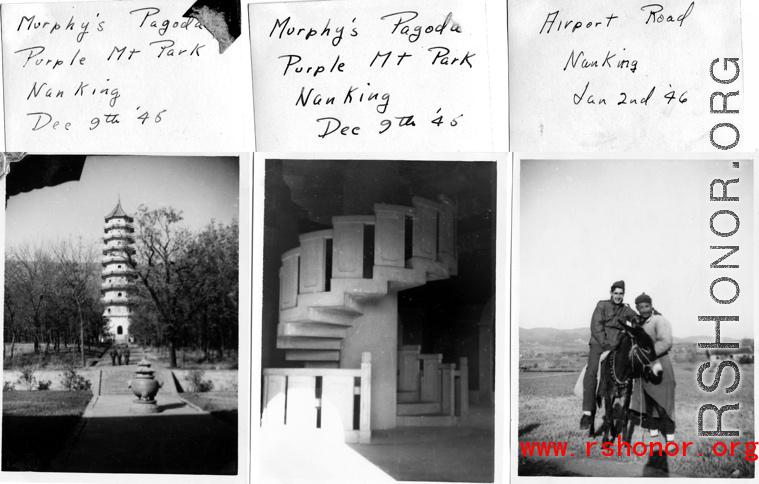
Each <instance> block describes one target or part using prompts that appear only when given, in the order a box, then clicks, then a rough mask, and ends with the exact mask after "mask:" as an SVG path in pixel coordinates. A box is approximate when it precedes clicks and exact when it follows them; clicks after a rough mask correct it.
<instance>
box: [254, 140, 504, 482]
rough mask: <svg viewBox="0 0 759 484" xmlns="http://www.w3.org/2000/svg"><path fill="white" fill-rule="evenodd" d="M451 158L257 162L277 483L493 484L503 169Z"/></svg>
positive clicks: (266, 455) (269, 418) (269, 441)
mask: <svg viewBox="0 0 759 484" xmlns="http://www.w3.org/2000/svg"><path fill="white" fill-rule="evenodd" d="M456 156H458V158H456ZM412 158H413V157H412ZM436 158H440V156H437V157H435V156H430V157H429V158H428V159H420V160H408V159H407V160H396V159H387V158H386V157H385V158H380V159H372V158H366V157H365V156H360V157H354V158H351V157H350V156H345V155H342V156H337V157H334V158H326V157H321V158H318V159H313V158H308V159H307V158H305V157H303V156H300V157H273V156H268V155H267V156H264V157H257V158H256V160H255V163H256V164H258V163H264V166H263V167H260V166H259V167H258V168H257V169H260V170H262V172H263V175H264V178H265V200H264V209H263V232H264V233H263V238H262V239H263V250H262V259H263V270H262V272H263V282H262V285H261V289H262V296H261V298H262V305H261V308H262V310H261V314H260V315H255V311H254V320H255V319H257V318H259V317H260V318H261V331H262V332H261V385H262V387H261V413H260V415H259V416H258V417H259V418H260V423H257V422H256V421H255V418H256V417H254V421H253V426H254V427H255V426H257V425H260V428H259V429H255V432H254V449H253V452H254V455H256V457H255V458H254V459H256V458H257V459H258V466H259V468H260V472H261V475H260V479H261V481H262V482H283V481H288V480H299V479H307V480H318V481H321V482H332V481H335V480H341V481H345V482H348V481H355V482H367V481H372V482H393V481H425V482H427V481H433V482H438V481H441V482H494V476H495V473H496V471H495V466H496V462H497V461H498V462H500V458H499V457H498V456H496V455H495V448H496V447H495V445H496V444H495V441H496V433H497V431H496V428H495V415H496V408H495V403H496V399H497V398H496V395H497V391H500V392H503V391H504V390H503V389H502V388H500V383H499V382H500V381H503V379H499V378H497V375H496V333H497V332H498V331H501V329H500V328H498V327H497V324H496V247H497V243H496V215H497V213H496V185H497V177H496V175H497V174H498V176H500V175H501V174H500V173H497V171H498V170H497V168H500V166H499V165H500V164H499V163H497V160H496V158H497V157H496V156H495V155H492V154H491V155H478V156H477V157H474V158H472V157H465V156H463V155H450V156H447V157H446V158H445V159H436ZM501 161H502V160H501ZM502 309H503V308H502ZM254 395H255V394H254ZM256 433H257V434H258V435H259V437H260V440H258V441H256V438H255V434H256ZM255 466H256V465H255V463H254V467H255ZM253 480H256V476H255V473H254V475H253Z"/></svg>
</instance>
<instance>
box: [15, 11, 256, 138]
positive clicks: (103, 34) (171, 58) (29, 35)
mask: <svg viewBox="0 0 759 484" xmlns="http://www.w3.org/2000/svg"><path fill="white" fill-rule="evenodd" d="M191 4H192V2H187V1H184V2H164V1H162V2H155V3H145V2H131V1H124V2H107V3H106V2H103V3H89V2H86V3H69V4H66V3H58V4H44V5H43V4H13V5H3V6H2V7H1V8H2V29H3V30H2V41H3V73H4V78H3V81H4V90H3V94H4V100H5V108H6V109H5V126H6V136H7V141H6V143H7V148H8V149H9V150H22V151H27V150H40V149H44V150H51V151H52V150H60V151H72V150H75V151H87V150H96V151H104V150H107V151H111V152H113V151H118V150H134V149H136V148H137V147H139V149H140V150H143V151H211V150H218V149H224V150H229V149H235V148H237V149H242V147H243V141H242V140H243V137H242V135H243V131H244V128H243V126H242V119H243V111H244V109H245V108H246V106H245V104H244V103H240V101H239V100H238V99H236V98H235V96H233V95H230V93H234V92H244V91H246V90H249V87H248V86H249V83H250V77H249V76H248V78H247V79H244V78H243V79H241V78H240V76H239V75H238V71H240V70H242V69H239V67H241V66H243V65H247V59H246V57H247V52H245V50H244V49H243V48H241V47H240V46H236V45H235V44H233V45H232V47H230V49H229V50H227V51H226V52H225V53H224V54H223V55H222V54H219V45H218V43H217V41H216V40H215V39H214V37H213V36H212V35H211V34H210V33H209V32H208V31H207V30H206V29H205V28H203V27H202V25H200V24H199V23H198V21H197V20H195V19H193V18H185V17H183V16H182V15H183V14H184V13H185V12H186V11H187V10H188V8H189V6H190V5H191ZM240 44H242V42H240ZM236 47H239V48H237V49H236ZM243 72H244V70H243ZM241 81H242V82H241Z"/></svg>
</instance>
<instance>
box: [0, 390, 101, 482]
mask: <svg viewBox="0 0 759 484" xmlns="http://www.w3.org/2000/svg"><path fill="white" fill-rule="evenodd" d="M91 398H92V393H90V392H21V391H15V392H3V435H2V439H3V455H2V469H3V470H4V471H36V472H39V471H46V470H49V466H50V462H51V461H52V459H53V457H55V455H56V454H57V453H58V452H60V451H61V450H62V449H63V445H64V444H65V442H66V440H67V439H68V438H69V436H70V435H71V432H72V430H73V429H74V428H75V427H76V424H77V423H78V422H79V419H80V418H81V416H82V414H83V413H84V409H85V408H86V407H87V403H89V401H90V399H91Z"/></svg>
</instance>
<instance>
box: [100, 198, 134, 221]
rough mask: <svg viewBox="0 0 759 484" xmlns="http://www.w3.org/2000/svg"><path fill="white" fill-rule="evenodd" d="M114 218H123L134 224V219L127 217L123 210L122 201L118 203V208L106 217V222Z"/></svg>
mask: <svg viewBox="0 0 759 484" xmlns="http://www.w3.org/2000/svg"><path fill="white" fill-rule="evenodd" d="M114 218H123V219H125V220H126V221H128V222H130V223H131V222H134V219H133V218H132V217H130V216H129V215H127V213H126V212H125V211H124V209H123V208H121V200H119V201H118V203H117V204H116V208H114V209H113V211H111V213H109V214H108V215H106V216H105V221H106V222H108V221H109V220H111V219H114Z"/></svg>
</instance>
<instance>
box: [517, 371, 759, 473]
mask: <svg viewBox="0 0 759 484" xmlns="http://www.w3.org/2000/svg"><path fill="white" fill-rule="evenodd" d="M697 369H698V364H693V363H681V364H678V365H676V366H675V379H676V382H677V387H676V393H675V403H676V405H675V412H676V423H677V431H676V433H675V438H676V440H677V441H678V442H680V446H682V442H693V443H694V444H693V445H691V446H690V447H688V452H687V455H686V456H682V453H681V454H680V455H679V456H675V457H669V459H668V466H669V471H670V472H671V473H674V474H678V475H682V476H689V477H715V478H721V477H731V476H733V475H740V477H753V476H754V463H753V462H751V461H748V460H746V454H745V447H744V444H745V443H746V442H754V441H755V438H754V367H753V365H740V370H741V379H740V386H739V387H738V388H737V389H736V390H735V391H734V392H733V393H729V394H726V393H725V388H726V387H728V386H729V385H730V384H731V383H732V382H733V376H732V370H729V369H725V371H724V372H723V373H722V382H721V383H720V385H719V387H718V388H717V390H716V391H714V392H713V393H707V392H705V391H703V390H701V388H699V386H698V385H697V383H696V371H697ZM714 369H715V365H712V367H711V368H710V369H709V370H707V371H705V372H704V378H703V381H704V383H705V384H708V383H711V382H712V381H713V379H714ZM578 375H579V374H578V373H572V374H567V373H555V374H550V373H540V374H535V373H529V372H527V373H520V374H519V415H518V421H519V430H518V440H519V441H529V442H538V441H543V442H557V441H558V442H568V451H567V453H568V454H569V453H570V452H574V453H575V455H577V456H580V455H582V456H586V449H587V442H588V441H589V440H588V436H587V431H581V430H580V429H579V421H580V416H581V414H582V402H581V401H580V399H579V398H577V397H576V396H574V394H573V389H574V385H575V382H576V381H577V377H578ZM707 403H711V404H713V405H716V406H717V407H721V406H723V405H728V404H735V403H739V404H740V408H739V410H737V411H728V412H725V413H724V414H723V418H722V430H739V431H740V436H738V437H699V436H698V435H697V425H698V411H699V408H700V407H701V406H702V405H704V404H707ZM600 426H601V417H600V412H599V414H597V415H596V428H597V429H598V428H600ZM715 428H716V418H715V414H714V412H707V413H705V414H704V430H713V429H715ZM596 441H597V442H598V443H599V444H598V445H596V446H594V447H592V448H591V452H590V457H591V458H593V459H606V460H609V459H611V460H616V461H621V462H625V461H635V462H642V463H645V462H646V461H647V460H648V457H646V456H641V457H638V456H635V455H631V456H630V457H627V456H621V457H617V456H613V457H606V456H602V455H601V453H600V450H601V449H600V448H599V447H600V444H601V437H600V436H599V437H596ZM632 441H633V443H634V442H645V443H648V442H649V441H650V438H649V437H648V432H647V431H644V430H643V429H641V428H636V430H635V432H634V434H633V438H632ZM658 441H659V442H661V439H659V440H658ZM718 441H719V442H726V443H727V447H728V449H729V447H730V444H729V442H730V441H733V442H743V443H744V444H741V445H740V446H739V447H736V452H735V455H734V456H732V457H731V456H730V453H729V452H728V453H727V454H726V455H725V456H721V457H720V456H717V455H714V453H713V452H712V446H713V445H714V443H715V442H718ZM615 453H616V447H615ZM699 454H702V456H699ZM528 461H529V459H527V460H525V459H520V472H521V471H522V469H524V470H525V472H526V473H529V474H531V475H536V474H535V466H536V465H537V464H536V463H535V462H528ZM736 471H737V473H736ZM543 475H555V474H554V473H553V470H552V469H546V471H545V473H544V474H543Z"/></svg>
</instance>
